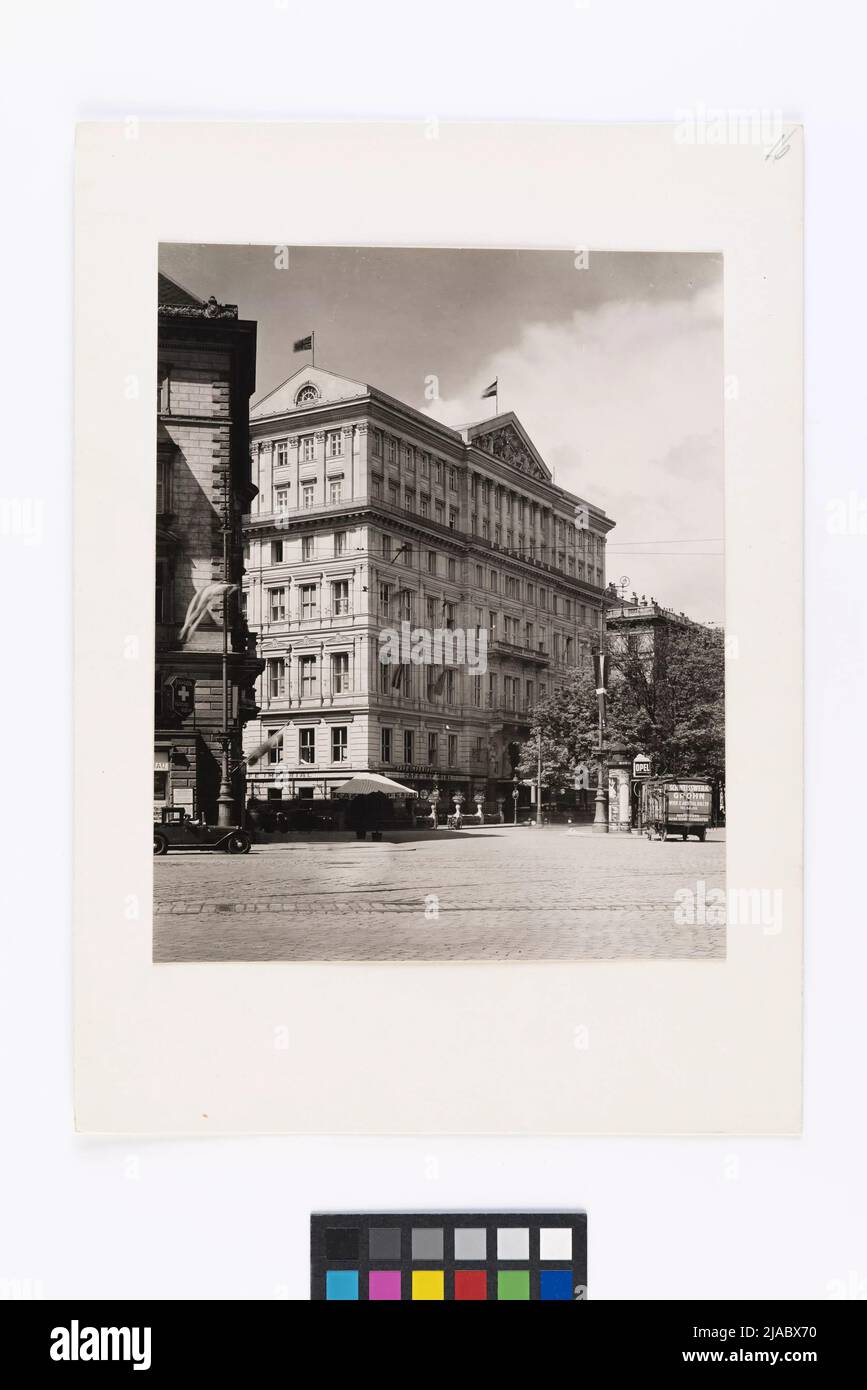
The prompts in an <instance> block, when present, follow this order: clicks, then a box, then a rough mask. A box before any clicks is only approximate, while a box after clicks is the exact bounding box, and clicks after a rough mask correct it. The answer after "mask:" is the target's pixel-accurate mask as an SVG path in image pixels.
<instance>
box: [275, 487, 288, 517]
mask: <svg viewBox="0 0 867 1390" xmlns="http://www.w3.org/2000/svg"><path fill="white" fill-rule="evenodd" d="M274 510H275V512H277V514H278V515H279V516H285V515H286V513H287V512H288V510H289V489H288V487H275V489H274Z"/></svg>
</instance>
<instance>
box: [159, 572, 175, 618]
mask: <svg viewBox="0 0 867 1390" xmlns="http://www.w3.org/2000/svg"><path fill="white" fill-rule="evenodd" d="M172 587H173V586H172V569H171V563H170V561H168V560H166V559H160V560H157V567H156V620H157V622H158V623H170V622H172V621H173V613H174V601H173V594H172Z"/></svg>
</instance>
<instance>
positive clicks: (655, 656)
mask: <svg viewBox="0 0 867 1390" xmlns="http://www.w3.org/2000/svg"><path fill="white" fill-rule="evenodd" d="M605 600H606V607H605V628H606V633H607V648H608V652H609V654H610V655H611V656H612V657H615V658H616V657H622V656H624V655H625V654H626V652H627V651H631V652H632V653H634V654H635V655H636V656H639V657H640V658H641V661H642V663H643V665H644V666H645V667H647V669H648V672H650V671H651V670H654V671H656V670H658V669H659V668H660V667H662V666H664V664H665V653H666V646H667V643H668V637H669V634H670V633H671V632H672V631H683V630H685V629H688V628H696V627H699V626H700V624H698V623H696V622H694V621H693V619H692V618H688V617H687V616H686V614H685V613H675V612H674V610H673V609H671V608H665V607H663V605H662V604H661V603H657V601H656V599H655V598H651V599H647V598H646V597H645V596H644V595H643V594H642V595H641V597H640V598H639V596H638V595H637V594H633V595H632V597H631V598H626V597H625V596H620V595H619V594H618V593H617V590H616V589H615V588H614V587H613V585H612V586H609V588H608V590H607V592H606V595H605Z"/></svg>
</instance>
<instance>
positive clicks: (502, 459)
mask: <svg viewBox="0 0 867 1390" xmlns="http://www.w3.org/2000/svg"><path fill="white" fill-rule="evenodd" d="M461 433H462V434H463V436H464V439H465V440H466V441H467V443H468V444H471V445H472V446H473V448H475V449H481V450H482V452H483V453H485V454H490V455H491V457H492V458H495V459H496V460H497V461H498V463H504V464H506V465H507V467H509V468H514V469H516V470H517V472H519V473H523V474H525V475H526V476H527V477H528V478H538V479H540V480H541V481H543V482H548V483H550V482H551V481H552V474H551V470H550V469H549V468H548V465H547V464H546V463H545V461H544V459H543V458H542V456H541V454H540V453H539V451H538V449H537V448H536V446H535V444H534V443H533V441H532V439H531V438H530V436H529V435H528V433H527V431H526V430H525V429H524V426H523V425H522V424H521V422H520V420H519V419H518V417H517V415H515V413H514V411H511V410H509V411H507V412H506V413H505V414H503V415H495V416H493V418H492V419H490V420H481V421H479V422H478V424H475V425H467V426H465V428H464V429H463V430H462V431H461Z"/></svg>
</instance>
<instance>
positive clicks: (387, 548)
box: [382, 536, 391, 560]
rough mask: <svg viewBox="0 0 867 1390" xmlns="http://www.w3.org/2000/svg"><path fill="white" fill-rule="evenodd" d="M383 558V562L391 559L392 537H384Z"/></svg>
mask: <svg viewBox="0 0 867 1390" xmlns="http://www.w3.org/2000/svg"><path fill="white" fill-rule="evenodd" d="M382 558H383V560H390V559H391V536H383V538H382Z"/></svg>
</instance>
